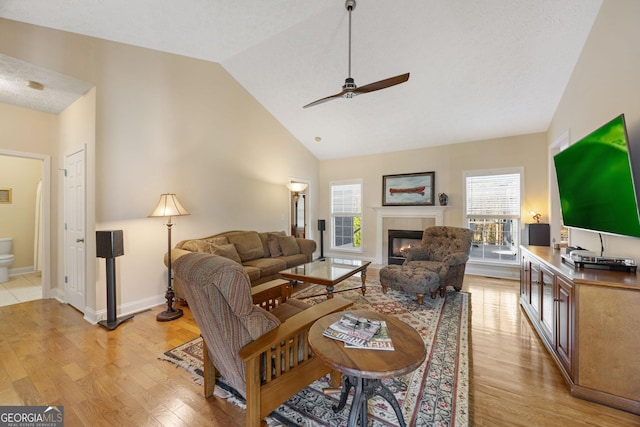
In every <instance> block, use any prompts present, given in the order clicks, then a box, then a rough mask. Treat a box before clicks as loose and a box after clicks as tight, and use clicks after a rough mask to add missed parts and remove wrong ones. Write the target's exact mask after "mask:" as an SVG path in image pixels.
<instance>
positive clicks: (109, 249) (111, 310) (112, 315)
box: [96, 230, 133, 331]
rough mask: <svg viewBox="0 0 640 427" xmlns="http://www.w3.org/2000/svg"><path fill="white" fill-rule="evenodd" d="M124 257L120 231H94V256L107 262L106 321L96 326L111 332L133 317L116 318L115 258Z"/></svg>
mask: <svg viewBox="0 0 640 427" xmlns="http://www.w3.org/2000/svg"><path fill="white" fill-rule="evenodd" d="M122 255H124V244H123V240H122V230H110V231H96V256H97V257H98V258H105V259H106V260H107V320H101V321H99V322H98V325H100V326H103V327H105V328H107V329H108V330H110V331H113V330H114V329H115V328H117V327H118V325H120V324H121V323H122V322H126V321H127V320H129V319H131V318H132V317H133V314H131V315H129V316H123V317H121V318H119V319H118V318H117V317H116V257H119V256H122Z"/></svg>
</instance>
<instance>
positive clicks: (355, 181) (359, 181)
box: [329, 178, 365, 253]
mask: <svg viewBox="0 0 640 427" xmlns="http://www.w3.org/2000/svg"><path fill="white" fill-rule="evenodd" d="M348 184H359V185H360V239H361V242H360V247H359V248H352V249H347V248H336V247H335V246H334V235H333V231H334V229H335V228H334V222H333V220H334V216H333V206H329V218H330V223H329V250H330V251H332V252H343V253H363V252H364V232H363V230H364V229H365V224H364V184H363V179H362V178H357V179H345V180H339V181H330V182H329V203H330V204H332V202H333V199H332V197H333V195H332V194H333V186H334V185H348Z"/></svg>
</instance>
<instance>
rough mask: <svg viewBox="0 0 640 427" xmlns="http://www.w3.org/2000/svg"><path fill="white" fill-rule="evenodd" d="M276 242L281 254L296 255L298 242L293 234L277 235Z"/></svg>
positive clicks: (298, 249)
mask: <svg viewBox="0 0 640 427" xmlns="http://www.w3.org/2000/svg"><path fill="white" fill-rule="evenodd" d="M278 243H279V244H280V249H282V255H283V256H289V255H296V254H299V253H300V246H298V242H297V241H296V238H295V237H293V236H282V237H278Z"/></svg>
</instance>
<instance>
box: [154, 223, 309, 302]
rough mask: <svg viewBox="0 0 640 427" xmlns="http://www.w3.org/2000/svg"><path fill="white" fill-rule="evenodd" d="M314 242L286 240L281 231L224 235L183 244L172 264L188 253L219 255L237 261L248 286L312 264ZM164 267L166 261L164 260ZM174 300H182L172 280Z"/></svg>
mask: <svg viewBox="0 0 640 427" xmlns="http://www.w3.org/2000/svg"><path fill="white" fill-rule="evenodd" d="M315 250H316V242H315V241H313V240H309V239H301V238H295V237H293V236H287V235H286V233H285V232H284V231H274V232H262V233H259V232H257V231H226V232H224V233H220V234H215V235H213V236H208V237H202V238H199V239H191V240H182V241H180V242H178V243H177V244H176V245H175V247H174V248H173V249H171V259H172V263H173V262H175V260H176V259H178V258H180V257H181V256H183V255H185V254H188V253H191V252H204V253H209V254H212V255H219V256H223V257H225V258H229V259H231V260H234V261H236V262H237V263H238V264H241V265H242V269H243V270H244V271H245V272H246V273H247V275H248V276H249V280H250V281H251V286H255V285H259V284H261V283H265V282H268V281H271V280H274V279H279V278H280V275H279V274H278V273H279V272H280V271H282V270H285V269H287V268H290V267H295V266H297V265H300V264H304V263H306V262H311V261H312V260H313V253H314V252H315ZM165 263H166V257H165ZM173 285H174V290H175V292H176V297H177V298H179V299H185V295H184V292H183V291H182V284H181V283H180V280H179V279H178V278H177V277H176V278H174V283H173Z"/></svg>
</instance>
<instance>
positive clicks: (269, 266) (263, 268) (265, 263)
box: [243, 258, 287, 276]
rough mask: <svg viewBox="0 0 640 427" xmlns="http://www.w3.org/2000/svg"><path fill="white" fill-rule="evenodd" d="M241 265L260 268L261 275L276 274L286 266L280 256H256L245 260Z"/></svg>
mask: <svg viewBox="0 0 640 427" xmlns="http://www.w3.org/2000/svg"><path fill="white" fill-rule="evenodd" d="M243 265H246V266H251V267H256V268H258V269H260V272H261V276H269V275H272V274H276V273H279V272H281V271H282V270H284V269H286V268H287V263H286V261H285V260H283V259H280V258H258V259H253V260H251V261H246V262H244V263H243Z"/></svg>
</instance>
